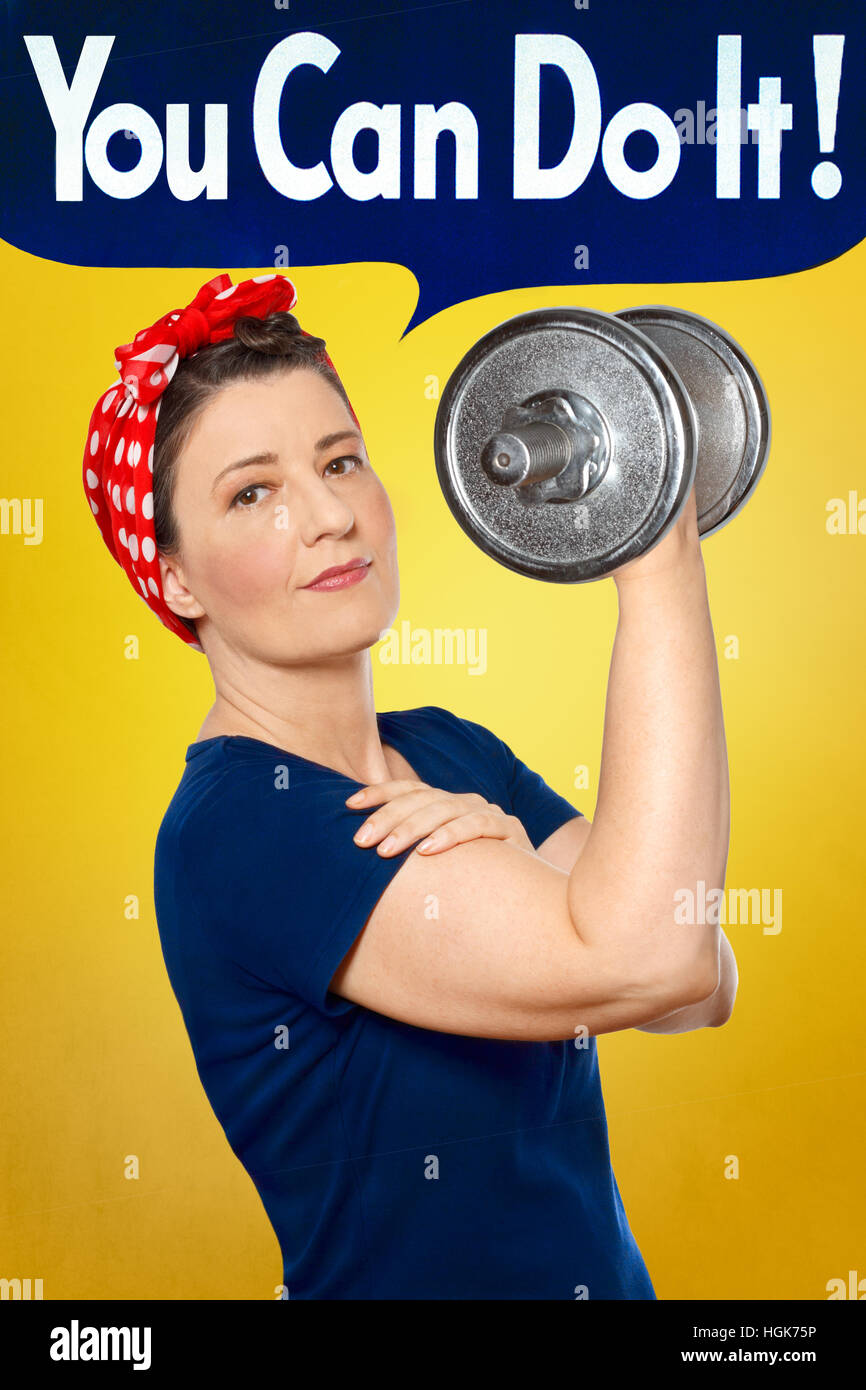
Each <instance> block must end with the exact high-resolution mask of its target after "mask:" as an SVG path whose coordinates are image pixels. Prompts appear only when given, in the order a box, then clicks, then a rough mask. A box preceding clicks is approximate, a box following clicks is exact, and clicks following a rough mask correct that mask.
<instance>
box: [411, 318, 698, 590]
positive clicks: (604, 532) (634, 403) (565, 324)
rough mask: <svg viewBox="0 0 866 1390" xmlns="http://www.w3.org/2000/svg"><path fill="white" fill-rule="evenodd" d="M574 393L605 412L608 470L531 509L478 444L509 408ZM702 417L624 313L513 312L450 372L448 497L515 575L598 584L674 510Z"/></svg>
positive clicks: (443, 465)
mask: <svg viewBox="0 0 866 1390" xmlns="http://www.w3.org/2000/svg"><path fill="white" fill-rule="evenodd" d="M550 392H558V393H561V394H566V393H569V392H571V393H576V394H577V395H578V396H580V397H582V398H584V399H585V400H587V401H589V402H590V403H591V405H592V406H593V407H594V408H595V410H596V411H597V412H598V413H599V414H600V415H601V417H602V421H603V423H604V427H605V431H606V434H607V437H608V441H609V455H608V460H607V466H606V469H605V471H604V473H603V476H602V477H601V479H600V481H599V482H598V483H597V485H596V486H594V487H592V488H591V490H590V491H589V492H587V494H586V495H585V496H584V497H583V498H581V499H580V500H579V501H575V502H572V501H556V502H553V501H545V502H541V503H538V504H536V505H527V504H526V503H524V502H522V501H521V500H520V499H519V498H518V497H517V496H515V492H516V488H515V487H514V486H506V485H502V484H499V483H496V482H493V481H491V480H490V478H489V477H488V476H487V475H486V473H485V471H484V469H483V468H482V467H481V464H480V458H481V454H482V451H483V449H484V446H485V444H486V443H487V442H488V441H489V440H490V439H491V438H492V437H493V436H494V435H495V434H497V433H498V432H499V431H500V428H501V426H502V421H503V417H504V415H505V412H506V410H507V409H508V408H509V407H514V406H517V405H525V404H528V403H529V402H532V401H533V400H534V399H535V398H536V397H539V396H542V395H547V394H549V393H550ZM696 432H697V423H696V420H695V415H694V411H693V409H692V406H691V403H690V401H689V398H688V395H687V393H686V390H685V387H684V386H683V383H682V381H681V380H680V378H679V376H678V374H677V372H676V370H675V369H674V368H673V367H672V366H671V364H670V362H669V361H668V359H667V357H666V356H665V354H664V353H663V352H661V351H660V350H659V348H658V347H657V345H656V344H655V343H654V342H653V340H652V339H651V338H650V337H649V336H647V335H645V334H643V333H642V332H640V331H636V330H635V329H633V328H632V327H631V325H630V324H628V323H626V322H625V320H623V319H620V318H618V317H617V316H615V315H612V314H603V313H601V312H599V311H598V310H594V309H585V308H579V307H573V306H571V305H561V306H556V307H553V308H545V309H533V310H531V311H530V312H528V313H524V314H517V315H516V316H515V317H514V318H511V319H507V320H506V321H505V322H504V323H501V324H499V325H498V326H497V327H495V328H493V329H491V330H490V331H489V332H488V333H486V334H485V335H484V336H483V337H482V338H480V339H479V340H478V342H477V343H475V344H474V346H473V347H471V348H470V349H469V351H468V352H467V353H466V355H465V356H464V357H463V359H462V360H461V361H460V362H459V363H458V365H457V367H456V368H455V370H454V371H453V373H452V374H451V376H450V377H449V379H448V381H447V383H446V386H445V389H444V391H443V393H442V397H441V400H440V402H439V408H438V410H437V414H436V425H435V431H434V451H435V458H436V470H437V474H438V478H439V483H440V486H441V488H442V491H443V494H444V496H445V498H446V501H447V502H448V505H449V507H450V508H451V511H452V513H453V514H454V516H455V518H456V519H457V521H458V522H459V524H460V525H461V526H462V528H463V530H464V531H465V532H466V534H467V535H468V536H470V537H471V539H472V540H473V541H474V542H475V543H476V545H478V546H480V547H481V549H482V550H484V551H485V552H486V553H487V554H488V555H490V556H492V558H493V559H495V560H498V561H499V563H500V564H503V565H505V566H506V567H507V568H509V569H512V570H515V571H517V573H519V574H524V575H528V576H530V577H532V578H535V579H545V580H549V581H551V582H554V583H563V584H575V583H582V582H584V581H586V580H591V579H598V578H600V577H601V576H602V575H605V574H609V573H610V571H611V570H613V569H615V568H616V567H617V566H619V565H622V564H625V562H626V561H627V560H631V559H633V558H634V557H635V556H636V555H639V554H641V553H643V551H645V550H647V549H648V548H649V547H650V546H651V545H654V544H655V542H656V541H657V540H658V539H659V538H660V537H661V536H662V535H663V534H664V532H665V530H667V528H668V527H669V526H670V525H671V524H672V522H673V520H674V519H675V517H676V516H677V515H678V514H679V512H680V510H681V508H682V505H683V503H684V501H685V499H686V497H687V495H688V492H689V490H690V488H691V485H692V481H693V478H694V470H695V457H696Z"/></svg>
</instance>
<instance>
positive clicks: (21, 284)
mask: <svg viewBox="0 0 866 1390" xmlns="http://www.w3.org/2000/svg"><path fill="white" fill-rule="evenodd" d="M226 269H228V270H229V271H230V273H231V275H232V278H233V280H237V279H242V278H245V277H246V276H248V275H252V274H256V273H261V272H263V271H266V270H267V269H268V267H267V266H258V267H250V266H244V267H226V266H214V267H212V268H203V269H192V270H171V271H167V270H162V269H156V270H105V269H92V268H77V267H69V266H65V265H58V264H53V263H50V262H46V261H41V260H39V259H37V258H34V257H32V256H28V255H25V254H23V253H21V252H19V251H17V250H15V249H13V248H11V247H9V246H7V245H3V244H0V274H2V277H3V283H4V285H5V287H6V289H5V298H6V304H5V315H6V321H5V325H4V333H3V337H2V347H0V366H2V379H3V385H4V391H5V396H6V400H7V408H6V410H5V411H4V412H3V418H2V439H3V444H2V457H3V483H2V491H3V494H4V495H5V496H7V497H22V498H23V497H37V496H38V497H42V498H43V499H44V538H43V542H42V544H41V545H38V546H25V545H24V544H23V539H22V537H20V536H13V535H3V536H0V564H2V573H3V594H4V602H3V605H2V616H0V623H2V649H3V654H4V666H5V679H4V682H3V688H2V703H3V709H2V720H0V738H2V759H3V769H4V775H5V783H6V797H5V801H4V806H3V811H2V818H3V819H2V856H3V859H2V875H3V889H4V891H3V896H4V899H5V902H6V913H5V917H6V921H5V928H4V931H3V934H2V962H0V979H2V992H3V1009H2V1059H3V1060H2V1087H0V1165H2V1182H0V1203H2V1205H0V1252H2V1258H0V1275H3V1276H4V1277H7V1278H11V1277H15V1276H17V1277H19V1278H28V1277H29V1278H33V1279H35V1278H42V1279H43V1292H44V1297H45V1298H46V1299H59V1298H85V1299H87V1298H119V1299H131V1298H145V1299H148V1298H158V1299H160V1298H161V1299H195V1298H214V1299H222V1298H249V1299H271V1298H273V1297H274V1291H275V1288H276V1286H278V1285H279V1283H280V1279H281V1262H280V1252H279V1247H278V1244H277V1241H276V1237H275V1236H274V1234H273V1231H272V1230H271V1227H270V1225H269V1223H268V1220H267V1218H266V1216H265V1213H264V1210H263V1208H262V1206H261V1204H260V1202H259V1199H258V1196H257V1194H256V1192H255V1189H254V1187H253V1186H252V1183H251V1181H250V1179H249V1178H248V1177H247V1175H246V1174H245V1172H244V1170H243V1168H242V1167H241V1166H240V1164H239V1162H238V1161H237V1159H236V1158H235V1157H234V1155H233V1154H232V1152H231V1150H230V1149H229V1147H228V1144H227V1141H226V1140H225V1137H224V1135H223V1132H222V1130H221V1129H220V1127H219V1125H218V1123H217V1121H216V1119H215V1118H214V1116H213V1114H212V1112H211V1110H210V1107H209V1105H208V1102H207V1099H206V1097H205V1095H204V1092H203V1091H202V1088H201V1085H200V1083H199V1080H198V1077H197V1074H196V1071H195V1066H194V1062H193V1057H192V1053H191V1050H190V1047H189V1044H188V1041H187V1037H186V1033H185V1031H184V1027H183V1022H182V1019H181V1016H180V1012H179V1010H178V1008H177V1005H176V1003H175V1000H174V996H173V995H172V993H171V989H170V986H169V982H168V978H167V975H166V973H165V968H164V965H163V961H162V956H161V952H160V947H159V940H158V936H157V930H156V923H155V918H154V911H153V898H152V862H153V861H152V856H153V844H154V838H155V835H156V831H157V828H158V826H159V822H160V819H161V817H162V814H163V812H164V810H165V808H166V806H167V804H168V801H169V799H170V797H171V795H172V793H173V791H174V789H175V786H176V785H177V782H178V780H179V778H180V776H181V773H182V771H183V756H184V751H185V749H186V746H187V744H188V743H190V742H192V741H193V740H194V738H195V737H196V734H197V731H198V729H199V726H200V724H201V721H202V719H203V717H204V715H205V713H206V711H207V709H208V708H209V706H210V703H211V699H212V685H211V681H210V675H209V669H208V666H207V662H206V659H205V658H204V656H202V655H200V654H198V653H196V652H194V651H192V650H191V649H189V648H187V647H185V645H184V644H183V643H182V642H181V641H180V640H179V639H178V638H177V637H175V636H174V635H172V634H171V633H169V632H168V631H167V630H166V629H164V628H163V627H162V626H161V624H160V623H159V622H158V620H157V619H156V617H155V616H153V615H152V614H151V613H150V611H149V610H148V609H147V608H146V606H145V605H144V603H143V602H142V601H141V600H140V599H139V598H137V597H136V594H135V592H134V591H133V589H132V587H131V585H130V584H129V582H128V580H127V579H126V577H125V576H124V574H123V573H122V571H121V570H120V568H119V567H118V566H116V565H115V563H114V562H113V561H112V560H111V558H110V557H109V555H108V552H107V551H106V549H105V547H104V545H103V543H102V541H101V539H100V537H99V533H98V531H97V528H96V525H95V524H94V521H93V518H92V516H91V514H90V510H89V507H88V505H87V502H86V500H85V497H84V492H83V488H82V484H81V460H82V452H83V448H84V443H85V437H86V431H87V423H88V419H89V413H90V410H91V409H92V406H93V404H94V402H95V400H96V397H97V396H98V395H99V394H100V392H102V391H103V390H104V389H105V388H106V387H107V386H108V385H109V383H110V382H111V381H112V380H113V379H114V377H115V375H116V374H115V371H114V367H113V349H114V347H115V346H116V345H117V344H118V343H122V342H127V341H129V340H130V339H131V338H132V336H133V335H134V333H135V332H136V331H137V330H138V329H139V328H141V327H143V326H145V325H147V324H149V323H151V322H153V321H154V319H156V318H157V317H159V315H161V314H162V313H165V312H167V311H168V310H169V309H171V308H176V307H180V306H182V305H183V304H186V303H188V302H189V300H190V299H191V298H192V297H193V295H194V293H195V292H196V290H197V289H198V288H199V286H200V285H201V284H203V283H204V281H205V280H206V279H208V278H209V277H210V276H211V275H212V274H215V273H217V272H218V271H222V270H226ZM864 270H866V243H863V244H861V245H860V246H858V247H856V248H855V249H854V250H852V251H851V252H849V253H848V254H847V255H845V256H843V257H841V258H840V259H838V260H835V261H832V262H830V263H829V264H827V265H824V266H821V267H818V268H817V269H815V270H811V271H808V272H805V273H802V274H798V275H791V276H784V277H780V278H777V279H770V280H762V281H748V282H741V283H735V284H697V285H689V284H685V285H634V284H630V285H625V286H614V287H611V286H602V287H597V286H588V287H587V288H585V289H583V288H575V287H574V286H550V287H548V288H542V289H537V288H533V289H528V290H514V291H509V292H508V293H503V294H496V295H488V296H485V297H483V298H480V299H477V300H473V301H470V302H467V303H464V304H459V305H457V306H455V307H453V308H450V309H447V310H445V311H443V312H442V313H440V314H438V315H437V316H436V317H434V318H433V319H432V320H430V321H428V322H426V323H424V324H423V325H422V326H421V327H419V328H418V329H416V330H415V331H414V332H413V333H411V334H410V335H409V336H408V337H407V338H406V340H405V341H403V342H399V341H398V340H399V337H400V333H401V332H402V330H403V327H404V325H405V323H406V321H407V320H408V318H409V316H410V314H411V311H412V308H413V305H414V303H415V298H416V293H417V286H416V282H415V279H414V277H413V275H412V274H411V273H410V272H409V271H408V270H407V269H405V268H403V267H401V266H396V265H390V264H360V265H345V266H337V267H330V268H309V269H307V268H302V269H295V268H293V267H292V268H290V269H289V270H288V271H287V273H288V274H289V275H290V277H291V278H292V279H293V280H294V282H295V284H296V286H297V289H298V305H297V314H298V317H299V318H300V321H301V323H302V325H303V326H304V327H305V328H307V329H308V330H310V331H312V332H314V333H318V334H319V335H321V336H323V337H324V338H325V339H326V340H327V343H328V349H329V352H330V354H331V356H332V358H333V360H334V363H335V365H336V367H337V370H338V371H339V372H340V373H341V375H342V376H343V378H344V380H345V382H346V386H347V389H348V392H349V395H350V398H351V399H352V402H353V405H354V406H355V409H356V411H357V412H358V415H359V418H360V420H361V423H362V426H363V428H364V430H365V435H366V442H367V447H368V450H369V453H370V457H371V459H372V461H373V464H374V467H375V468H376V469H377V471H378V473H379V475H380V477H381V478H382V480H383V482H384V484H385V486H386V488H387V489H388V492H389V494H390V497H391V500H392V504H393V507H394V512H395V516H396V519H397V532H398V541H399V554H400V563H401V609H400V614H399V616H398V619H397V620H396V624H395V625H396V626H397V627H398V630H399V624H400V622H401V621H402V620H404V619H406V620H408V621H409V622H410V623H411V625H412V627H420V628H424V629H429V630H430V631H431V632H432V631H435V629H437V628H462V629H472V628H475V629H478V628H484V629H486V630H487V634H488V639H487V640H488V650H487V670H486V672H485V673H484V674H483V675H470V674H469V670H468V668H467V667H466V666H456V665H454V666H446V665H429V666H412V665H388V666H385V665H383V664H381V663H380V661H379V657H378V652H379V650H380V648H375V649H374V650H373V656H372V660H373V669H374V675H375V683H376V696H377V708H379V709H384V710H387V709H401V708H406V707H413V706H416V705H422V704H440V705H444V706H446V707H448V708H449V709H451V710H453V711H454V712H455V713H457V714H460V715H463V716H465V717H467V718H470V719H475V720H477V721H479V722H480V723H483V724H486V725H487V726H488V727H489V728H491V729H492V730H493V731H494V732H495V733H497V734H498V735H499V736H500V737H502V738H504V739H506V741H507V742H508V743H510V744H511V746H512V747H513V748H514V750H515V752H516V753H517V754H518V756H520V757H522V758H523V759H524V760H525V761H526V762H527V763H528V764H529V765H530V766H531V767H534V768H536V769H537V770H538V771H539V772H541V774H542V775H543V776H544V777H545V779H546V780H547V781H548V782H549V783H550V785H551V786H553V787H554V788H555V789H556V790H557V791H559V792H560V793H562V794H563V795H564V796H566V797H567V798H568V799H569V800H571V801H573V803H574V804H575V805H577V806H578V807H579V808H580V809H581V810H583V811H584V812H586V813H587V814H588V815H589V816H592V814H593V810H594V805H595V796H596V790H597V782H598V768H599V757H600V752H601V738H602V720H603V713H604V698H605V689H606V683H607V674H608V663H609V657H610V648H611V643H612V640H613V634H614V628H615V622H616V594H615V589H614V586H613V584H612V582H611V581H609V580H606V581H602V582H599V583H596V584H589V585H577V586H569V585H555V584H544V583H539V582H534V581H532V580H529V579H526V578H523V577H522V576H520V575H517V574H514V573H512V572H511V571H509V570H506V569H504V568H503V567H501V566H499V565H497V564H495V563H494V562H493V561H492V560H490V559H488V558H487V556H485V555H484V554H483V553H482V551H480V550H479V549H477V548H476V547H475V546H474V545H473V544H472V542H470V541H469V539H468V538H467V537H466V536H465V535H464V534H463V532H462V531H461V530H460V528H459V527H458V525H457V523H456V522H455V521H454V520H453V518H452V517H451V514H450V512H449V511H448V508H447V506H446V504H445V501H444V499H443V497H442V494H441V492H440V490H439V486H438V483H437V480H436V474H435V468H434V464H433V456H432V433H433V421H434V416H435V411H436V400H435V397H431V395H430V393H429V386H428V379H429V377H430V376H431V375H432V376H436V377H438V379H439V383H440V387H444V385H445V382H446V380H447V378H448V375H449V373H450V372H451V370H452V369H453V368H454V366H455V365H456V363H457V362H458V360H459V358H460V357H461V356H462V354H463V353H464V352H465V351H466V350H467V349H468V348H469V347H470V346H471V345H472V344H473V343H474V342H475V341H476V340H477V339H478V338H479V337H480V336H481V334H482V333H484V332H485V331H486V330H487V329H489V328H490V327H492V326H493V325H494V324H496V323H499V322H501V321H502V320H503V319H505V318H508V317H510V316H511V315H512V314H515V313H518V312H520V311H523V310H526V309H530V308H535V307H539V306H542V305H545V304H549V305H554V304H559V303H569V302H570V303H583V304H587V305H591V306H593V307H596V308H600V309H604V310H611V311H614V310H617V309H620V308H624V307H626V306H628V305H632V304H639V303H645V302H655V303H672V304H677V305H681V306H683V307H685V308H688V309H692V310H695V311H697V312H699V313H701V314H704V315H706V316H707V317H709V318H711V319H714V320H716V321H718V322H720V323H721V324H722V325H723V326H724V327H725V328H727V329H728V331H729V332H730V333H732V334H733V335H734V337H735V338H737V339H738V340H739V341H740V342H741V343H742V344H743V346H744V347H745V348H746V350H747V351H748V352H749V353H750V355H751V356H752V358H753V360H754V361H755V363H756V364H757V366H758V369H759V371H760V373H761V375H762V377H763V379H764V382H765V385H766V387H767V391H768V394H769V398H770V402H771V407H772V412H773V445H772V451H771V455H770V460H769V463H768V466H767V471H766V473H765V476H764V477H763V479H762V480H761V482H760V483H759V485H758V488H757V490H756V492H755V494H754V496H753V498H752V500H751V501H750V502H749V504H748V505H747V507H746V509H745V511H744V512H743V513H741V515H740V516H738V517H737V518H736V519H735V520H734V522H733V523H732V524H731V525H730V526H728V527H725V528H724V529H723V530H721V531H720V532H718V533H717V534H716V535H714V536H712V537H710V538H708V539H707V540H706V542H705V543H704V558H705V563H706V568H707V575H708V582H709V593H710V602H711V608H712V614H713V621H714V626H715V630H716V634H717V638H718V650H719V659H720V668H721V681H722V692H723V700H724V710H725V720H726V731H727V740H728V749H729V756H730V766H731V787H732V838H731V850H730V857H729V864H728V877H727V886H728V889H729V890H730V889H731V888H738V887H742V888H749V887H757V888H764V889H767V890H769V891H770V893H771V895H772V890H774V889H781V890H782V896H783V919H782V920H783V925H782V930H781V931H780V932H779V933H778V934H776V935H771V934H765V933H764V932H763V931H762V927H761V925H760V924H759V923H746V924H743V925H739V926H731V927H729V928H728V936H729V938H730V940H731V942H732V945H733V947H734V951H735V954H736V956H737V960H738V964H739V972H740V987H739V997H738V1000H737V1004H736V1008H735V1011H734V1015H733V1017H732V1019H731V1021H730V1022H729V1023H728V1024H727V1025H726V1026H725V1027H723V1028H721V1029H704V1030H701V1031H699V1032H695V1033H691V1034H681V1035H672V1036H651V1035H647V1034H643V1033H639V1032H636V1031H634V1030H630V1031H627V1032H621V1033H617V1034H606V1035H604V1036H602V1037H600V1038H599V1040H598V1053H599V1059H600V1065H601V1072H602V1082H603V1087H604V1094H605V1099H606V1105H607V1115H608V1123H609V1129H610V1141H611V1153H612V1158H613V1166H614V1171H615V1173H616V1177H617V1181H618V1183H619V1186H620V1190H621V1192H622V1196H623V1201H624V1204H625V1209H626V1213H627V1215H628V1218H629V1222H630V1224H631V1227H632V1229H633V1231H634V1234H635V1237H636V1239H637V1241H638V1244H639V1246H640V1248H641V1250H642V1252H643V1255H644V1257H645V1259H646V1262H647V1265H648V1268H649V1271H650V1275H651V1277H652V1280H653V1283H654V1286H655V1289H656V1292H657V1295H658V1297H659V1298H660V1299H678V1298H699V1299H734V1298H745V1299H789V1298H807V1299H826V1298H827V1296H828V1294H827V1288H826V1285H827V1281H828V1280H831V1279H833V1278H841V1279H843V1280H844V1281H845V1282H846V1284H847V1280H848V1272H849V1270H851V1269H856V1270H857V1271H858V1277H860V1278H863V1277H866V1240H864V1236H866V1221H864V1203H863V1183H862V1164H863V1141H864V1123H866V1122H864V1114H866V1105H864V1098H866V1097H864V1091H866V1088H864V1078H866V1069H864V1057H863V1029H862V1011H863V1003H862V1000H863V994H862V980H863V975H864V965H866V959H864V956H866V952H864V939H866V928H864V922H863V908H862V886H863V882H864V873H863V869H864V851H863V833H864V814H863V796H862V786H863V780H864V740H863V733H862V714H861V710H862V694H861V682H862V679H863V668H864V661H863V618H862V614H863V598H862V591H863V581H864V575H866V559H864V557H866V536H854V535H843V536H830V535H828V534H827V531H826V525H825V517H826V510H825V509H826V504H827V501H828V499H830V498H832V497H843V498H847V496H848V493H849V490H851V489H857V488H861V489H863V488H864V487H866V485H864V483H863V481H862V480H863V463H862V461H863V455H864V445H863V377H864V351H863V347H862V343H863V324H862V305H863V303H864V298H866V273H864ZM130 633H134V634H137V636H138V637H139V640H140V657H139V659H138V660H134V661H130V660H126V659H125V657H124V639H125V638H126V636H127V635H128V634H130ZM730 634H733V635H735V636H736V637H737V638H738V639H739V658H738V659H737V660H726V659H725V655H724V653H725V646H724V643H725V639H726V638H727V637H728V636H729V635H730ZM580 764H587V765H588V766H589V768H590V773H591V778H590V780H591V785H590V788H589V790H588V791H586V790H581V791H577V790H575V788H574V785H573V770H574V768H575V767H576V766H577V765H580ZM370 852H371V853H374V852H375V850H371V851H370ZM129 894H137V895H138V897H139V899H140V917H139V919H138V920H127V919H126V917H125V915H124V903H125V899H126V897H127V895H129ZM130 1154H134V1155H137V1156H138V1159H139V1162H140V1177H139V1178H138V1179H137V1180H128V1179H127V1178H125V1177H124V1165H125V1161H126V1157H127V1155H130ZM729 1155H736V1157H737V1158H738V1160H739V1177H738V1178H737V1179H736V1180H727V1179H726V1178H725V1167H726V1162H727V1160H728V1156H729ZM864 1289H866V1285H864Z"/></svg>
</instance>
